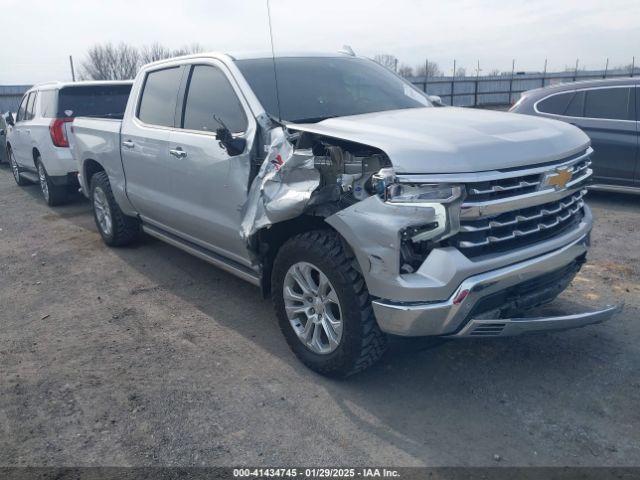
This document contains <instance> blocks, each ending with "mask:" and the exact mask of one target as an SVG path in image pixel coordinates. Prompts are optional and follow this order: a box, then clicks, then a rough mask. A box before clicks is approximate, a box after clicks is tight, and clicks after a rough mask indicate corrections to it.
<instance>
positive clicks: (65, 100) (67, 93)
mask: <svg viewBox="0 0 640 480" xmlns="http://www.w3.org/2000/svg"><path fill="white" fill-rule="evenodd" d="M130 91H131V85H91V86H83V87H66V88H63V89H62V90H60V93H59V95H58V97H59V100H58V108H57V112H58V113H57V116H58V117H59V118H62V117H99V118H122V117H123V116H124V110H125V108H126V107H127V100H129V92H130Z"/></svg>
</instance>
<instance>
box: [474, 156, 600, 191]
mask: <svg viewBox="0 0 640 480" xmlns="http://www.w3.org/2000/svg"><path fill="white" fill-rule="evenodd" d="M572 160H573V161H574V163H571V162H572ZM564 164H568V168H569V171H570V172H571V175H572V178H574V179H575V178H579V177H580V176H581V175H584V173H586V170H587V169H588V168H589V166H590V165H591V159H590V158H589V156H588V154H586V153H584V152H583V153H582V154H581V155H578V156H576V157H575V158H573V159H567V160H564V161H563V162H562V164H558V163H557V162H556V163H555V165H550V166H549V167H547V169H548V170H551V169H553V168H558V167H559V165H564ZM540 168H545V167H544V166H542V167H540ZM514 172H515V173H516V174H517V173H518V171H517V170H513V169H510V170H505V171H504V175H505V177H504V178H497V179H492V180H489V181H484V182H483V181H480V182H474V183H470V184H467V198H466V201H467V202H483V201H487V200H500V199H504V198H509V197H514V196H517V195H524V194H527V193H533V192H535V191H536V190H538V189H539V188H540V186H541V184H542V181H543V175H542V174H540V173H539V172H535V173H531V174H527V173H525V174H524V175H517V176H509V175H512V174H513V173H514Z"/></svg>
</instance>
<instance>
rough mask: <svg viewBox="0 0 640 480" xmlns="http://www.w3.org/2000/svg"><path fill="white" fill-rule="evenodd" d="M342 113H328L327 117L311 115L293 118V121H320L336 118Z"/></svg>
mask: <svg viewBox="0 0 640 480" xmlns="http://www.w3.org/2000/svg"><path fill="white" fill-rule="evenodd" d="M339 116H341V115H327V116H326V117H309V118H298V119H296V120H291V122H292V123H318V122H321V121H323V120H327V119H329V118H336V117H339Z"/></svg>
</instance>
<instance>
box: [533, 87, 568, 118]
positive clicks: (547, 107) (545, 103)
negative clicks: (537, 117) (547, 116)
mask: <svg viewBox="0 0 640 480" xmlns="http://www.w3.org/2000/svg"><path fill="white" fill-rule="evenodd" d="M574 94H575V92H567V93H559V94H557V95H551V96H550V97H547V98H545V99H544V100H542V101H541V102H539V103H538V105H537V109H538V111H540V112H542V113H553V114H555V115H564V112H565V111H566V110H567V107H568V106H569V102H570V101H571V99H572V98H573V95H574Z"/></svg>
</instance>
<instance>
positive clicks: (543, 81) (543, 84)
mask: <svg viewBox="0 0 640 480" xmlns="http://www.w3.org/2000/svg"><path fill="white" fill-rule="evenodd" d="M545 83H547V59H546V58H545V59H544V70H543V71H542V87H543V88H544V86H545Z"/></svg>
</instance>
